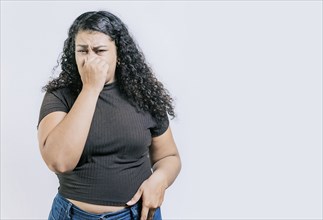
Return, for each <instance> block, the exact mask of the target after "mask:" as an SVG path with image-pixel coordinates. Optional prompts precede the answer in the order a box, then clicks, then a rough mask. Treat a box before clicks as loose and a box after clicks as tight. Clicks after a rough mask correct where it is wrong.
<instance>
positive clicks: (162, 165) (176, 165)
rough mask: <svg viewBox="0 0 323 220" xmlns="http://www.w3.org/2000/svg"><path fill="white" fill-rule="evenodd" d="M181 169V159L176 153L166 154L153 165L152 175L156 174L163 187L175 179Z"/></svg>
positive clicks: (166, 186)
mask: <svg viewBox="0 0 323 220" xmlns="http://www.w3.org/2000/svg"><path fill="white" fill-rule="evenodd" d="M180 170H181V160H180V157H179V155H178V154H175V155H170V156H167V157H165V158H163V159H161V160H159V161H157V162H156V163H155V164H154V165H153V171H154V173H153V176H156V177H157V176H158V178H159V179H160V181H162V183H163V185H164V186H165V189H166V188H168V187H169V186H170V185H172V183H173V182H174V181H175V179H176V177H177V176H178V174H179V172H180Z"/></svg>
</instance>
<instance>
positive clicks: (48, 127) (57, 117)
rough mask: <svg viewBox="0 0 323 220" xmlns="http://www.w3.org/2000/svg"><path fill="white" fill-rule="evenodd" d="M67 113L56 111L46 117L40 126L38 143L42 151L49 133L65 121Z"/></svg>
mask: <svg viewBox="0 0 323 220" xmlns="http://www.w3.org/2000/svg"><path fill="white" fill-rule="evenodd" d="M66 114H67V113H66V112H62V111H55V112H52V113H49V114H48V115H46V116H45V117H44V118H43V119H42V120H41V121H40V123H39V126H38V143H39V147H40V149H41V150H42V148H43V147H44V145H45V143H46V139H47V137H48V135H49V133H50V132H51V131H52V130H53V129H54V128H55V127H56V126H57V125H58V124H59V123H60V122H61V121H62V120H63V119H64V117H65V116H66Z"/></svg>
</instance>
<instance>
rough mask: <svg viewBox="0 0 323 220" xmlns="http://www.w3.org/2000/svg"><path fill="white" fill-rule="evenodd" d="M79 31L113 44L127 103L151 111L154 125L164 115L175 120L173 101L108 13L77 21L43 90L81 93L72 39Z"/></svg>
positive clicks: (123, 27)
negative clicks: (102, 36) (56, 73)
mask: <svg viewBox="0 0 323 220" xmlns="http://www.w3.org/2000/svg"><path fill="white" fill-rule="evenodd" d="M79 31H98V32H101V33H104V34H106V35H108V36H109V37H110V38H111V39H112V40H113V41H114V42H115V45H116V48H117V59H118V63H117V66H116V70H115V75H116V80H117V82H118V86H119V88H120V90H121V92H122V93H123V94H124V95H125V96H126V97H127V99H128V100H129V102H130V103H132V104H134V105H135V106H136V107H138V108H139V109H141V110H143V111H148V112H150V114H151V115H152V116H153V117H154V118H155V120H156V121H157V122H161V121H162V120H163V119H164V118H165V117H167V113H168V115H170V116H172V118H174V117H175V112H174V106H173V99H172V98H171V96H170V94H169V92H168V91H167V90H166V89H165V88H164V86H163V84H162V83H161V82H160V81H158V80H157V78H156V77H155V75H154V73H153V71H152V69H151V68H150V67H149V65H148V64H147V62H146V60H145V57H144V54H143V52H142V51H141V50H140V49H139V47H138V45H137V44H136V43H135V41H134V39H133V38H132V37H131V35H130V33H129V31H128V29H127V27H126V25H125V24H124V23H123V22H122V21H121V20H120V19H119V18H118V17H117V16H115V15H113V14H112V13H110V12H107V11H90V12H86V13H83V14H82V15H80V16H79V17H77V18H76V20H75V21H74V22H73V24H72V25H71V27H70V29H69V32H68V38H67V39H66V40H65V42H64V48H63V53H62V55H61V57H60V62H59V61H58V62H59V63H60V66H61V70H62V71H61V72H60V74H59V76H58V77H57V78H54V79H52V80H51V81H50V82H49V83H48V84H47V85H46V86H44V88H43V89H44V91H47V92H51V91H54V90H56V89H59V88H69V89H70V91H71V92H73V93H74V94H76V95H77V94H79V93H80V91H81V89H82V81H81V77H80V74H79V72H78V69H77V65H76V60H75V37H76V34H77V33H78V32H79Z"/></svg>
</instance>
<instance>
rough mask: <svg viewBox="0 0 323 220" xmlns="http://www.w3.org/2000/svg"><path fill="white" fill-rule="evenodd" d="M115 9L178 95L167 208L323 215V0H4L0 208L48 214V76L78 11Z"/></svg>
mask: <svg viewBox="0 0 323 220" xmlns="http://www.w3.org/2000/svg"><path fill="white" fill-rule="evenodd" d="M99 9H103V10H108V11H111V12H113V13H115V14H116V15H118V16H119V17H120V18H121V19H122V20H123V21H124V22H125V23H126V24H127V25H128V27H129V29H130V31H131V33H132V34H133V35H134V37H135V39H136V40H137V42H138V44H139V46H140V47H141V48H142V50H143V52H144V53H145V55H146V57H147V60H148V62H149V63H150V64H151V65H152V67H153V69H154V70H155V72H156V74H157V76H158V77H159V79H160V80H161V81H162V82H163V83H164V84H165V86H166V87H167V88H168V89H169V91H170V92H171V93H172V94H173V96H174V97H175V100H176V109H177V115H178V117H177V118H176V119H175V120H173V121H172V123H171V126H172V128H173V133H174V136H175V139H176V142H177V145H178V148H179V150H180V153H181V157H182V163H183V168H182V172H181V173H180V175H179V177H178V178H177V180H176V182H175V183H174V184H173V185H172V186H171V188H169V189H168V191H167V194H166V197H165V202H164V204H163V207H162V210H163V216H164V218H165V219H287V218H289V219H321V218H322V2H321V1H213V2H212V1H204V2H200V1H187V2H185V1H175V2H170V1H165V2H162V1H158V2H149V1H140V2H139V1H137V2H133V1H131V2H130V1H129V2H128V1H120V2H117V1H115V2H104V1H101V2H92V1H91V2H90V1H71V2H67V1H61V2H55V1H48V2H43V1H35V2H26V1H21V2H18V1H14V2H4V1H1V218H2V219H46V218H47V216H48V212H49V209H50V206H51V202H52V199H53V197H54V196H55V194H56V192H57V187H58V181H57V178H56V176H55V175H54V174H53V173H51V172H50V171H49V169H48V168H47V167H46V165H45V163H44V162H43V160H42V158H41V155H40V153H39V149H38V145H37V129H36V125H37V120H38V113H39V107H40V104H41V101H42V98H43V93H41V87H42V86H43V85H45V84H46V82H47V81H48V80H49V78H50V76H51V70H52V67H53V66H55V65H56V60H57V58H58V55H59V53H60V52H61V50H62V47H63V41H64V40H65V38H66V37H67V30H68V28H69V26H70V25H71V24H72V22H73V20H74V19H75V18H76V17H77V16H78V15H80V14H81V13H83V12H85V11H89V10H99Z"/></svg>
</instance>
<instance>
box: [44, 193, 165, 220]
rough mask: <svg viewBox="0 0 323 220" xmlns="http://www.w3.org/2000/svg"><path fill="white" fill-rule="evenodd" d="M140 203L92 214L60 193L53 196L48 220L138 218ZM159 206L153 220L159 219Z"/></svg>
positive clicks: (121, 219)
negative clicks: (115, 210)
mask: <svg viewBox="0 0 323 220" xmlns="http://www.w3.org/2000/svg"><path fill="white" fill-rule="evenodd" d="M140 213H141V203H139V202H138V203H137V204H135V205H133V206H130V207H126V208H124V209H122V210H120V211H117V212H108V213H103V214H92V213H89V212H86V211H83V210H81V209H80V208H78V207H76V206H75V205H73V204H72V203H71V202H70V201H68V200H67V199H65V198H64V197H63V196H61V195H60V194H57V195H56V197H55V198H54V201H53V205H52V209H51V211H50V213H49V217H48V220H139V219H140ZM161 219H162V217H161V212H160V208H158V209H156V212H155V214H154V218H153V220H161Z"/></svg>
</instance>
